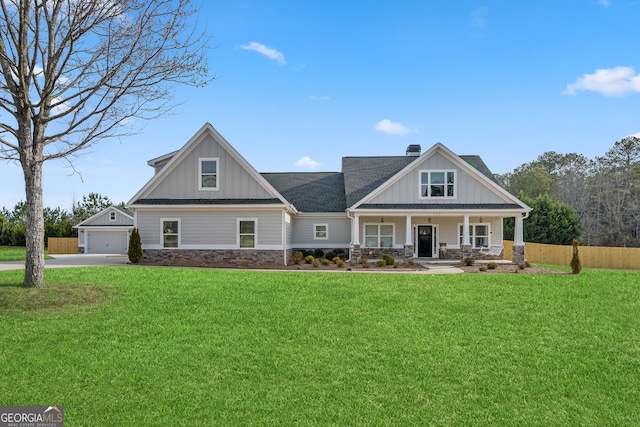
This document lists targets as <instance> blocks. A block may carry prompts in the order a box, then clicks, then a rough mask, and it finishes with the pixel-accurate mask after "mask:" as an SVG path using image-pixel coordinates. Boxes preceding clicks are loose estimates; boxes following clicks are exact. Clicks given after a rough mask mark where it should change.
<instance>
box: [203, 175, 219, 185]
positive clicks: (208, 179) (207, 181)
mask: <svg viewBox="0 0 640 427" xmlns="http://www.w3.org/2000/svg"><path fill="white" fill-rule="evenodd" d="M216 182H217V176H216V175H202V187H203V188H215V187H216Z"/></svg>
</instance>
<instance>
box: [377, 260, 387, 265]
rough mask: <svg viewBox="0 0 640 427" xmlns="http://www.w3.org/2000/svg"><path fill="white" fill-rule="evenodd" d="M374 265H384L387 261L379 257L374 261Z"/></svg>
mask: <svg viewBox="0 0 640 427" xmlns="http://www.w3.org/2000/svg"><path fill="white" fill-rule="evenodd" d="M376 265H377V266H378V267H384V266H386V265H387V261H385V260H383V259H379V260H377V261H376Z"/></svg>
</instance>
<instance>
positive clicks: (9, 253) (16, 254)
mask: <svg viewBox="0 0 640 427" xmlns="http://www.w3.org/2000/svg"><path fill="white" fill-rule="evenodd" d="M44 257H45V259H50V258H51V257H50V256H48V255H47V249H46V248H45V249H44ZM26 258H27V248H25V247H24V246H0V262H2V261H23V260H25V259H26Z"/></svg>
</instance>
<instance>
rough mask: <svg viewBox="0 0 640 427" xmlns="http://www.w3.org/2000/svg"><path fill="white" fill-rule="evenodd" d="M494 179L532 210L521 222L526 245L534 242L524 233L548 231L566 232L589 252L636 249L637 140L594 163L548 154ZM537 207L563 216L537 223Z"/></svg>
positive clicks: (639, 235) (639, 231)
mask: <svg viewBox="0 0 640 427" xmlns="http://www.w3.org/2000/svg"><path fill="white" fill-rule="evenodd" d="M496 178H497V179H498V181H500V183H501V184H502V186H503V187H504V188H505V189H507V190H508V191H509V192H511V193H512V194H515V195H518V196H519V197H521V198H522V199H523V201H524V202H525V203H528V204H530V206H532V207H533V208H534V210H533V211H532V212H531V217H530V218H529V219H527V220H526V221H524V223H525V230H524V231H525V241H536V240H532V239H531V238H530V239H529V240H527V231H530V232H531V231H532V230H531V229H532V228H534V229H540V228H543V227H547V228H551V229H556V231H559V230H562V229H570V230H571V233H572V234H574V236H573V237H574V238H578V239H579V240H580V241H581V243H582V244H585V245H589V246H619V247H624V246H627V247H640V138H637V137H633V136H630V137H627V138H623V139H621V140H620V141H617V142H616V143H615V144H614V145H613V147H611V148H610V149H609V150H608V151H607V152H606V153H605V154H604V155H603V156H601V157H596V158H595V159H588V158H587V157H585V156H584V155H582V154H578V153H569V154H559V153H556V152H555V151H548V152H545V153H544V154H542V155H540V156H539V157H538V158H537V159H536V160H534V161H532V162H529V163H525V164H523V165H521V166H519V167H517V168H516V169H514V170H513V171H512V172H508V173H505V174H503V175H496ZM544 198H547V199H548V200H546V201H545V200H543V199H544ZM536 201H538V202H543V203H541V204H547V205H548V207H549V206H553V207H554V209H556V210H557V209H563V210H564V214H562V215H556V216H553V215H552V216H547V219H546V220H545V221H539V220H538V218H537V216H539V215H540V214H545V215H546V213H545V209H544V208H543V209H538V212H536V206H535V204H536ZM531 203H532V204H533V205H532V204H531ZM567 207H569V208H570V210H567V209H566V208H567ZM549 209H551V208H549ZM571 211H573V212H574V213H575V217H574V214H573V213H572V212H571ZM572 217H574V218H576V217H577V218H578V219H579V224H578V226H577V227H575V224H573V221H571V220H570V221H569V222H567V221H566V218H572ZM507 229H508V225H507V226H506V227H505V236H506V237H507V238H511V237H512V236H513V232H511V234H510V235H509V234H507V233H508V230H507ZM530 234H534V235H535V234H536V233H535V232H533V233H530ZM540 243H554V242H540ZM557 244H558V243H557ZM561 244H571V242H570V241H568V242H565V243H561Z"/></svg>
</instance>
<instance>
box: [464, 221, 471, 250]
mask: <svg viewBox="0 0 640 427" xmlns="http://www.w3.org/2000/svg"><path fill="white" fill-rule="evenodd" d="M462 244H463V245H470V244H471V240H470V239H469V215H465V216H464V221H463V224H462Z"/></svg>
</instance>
